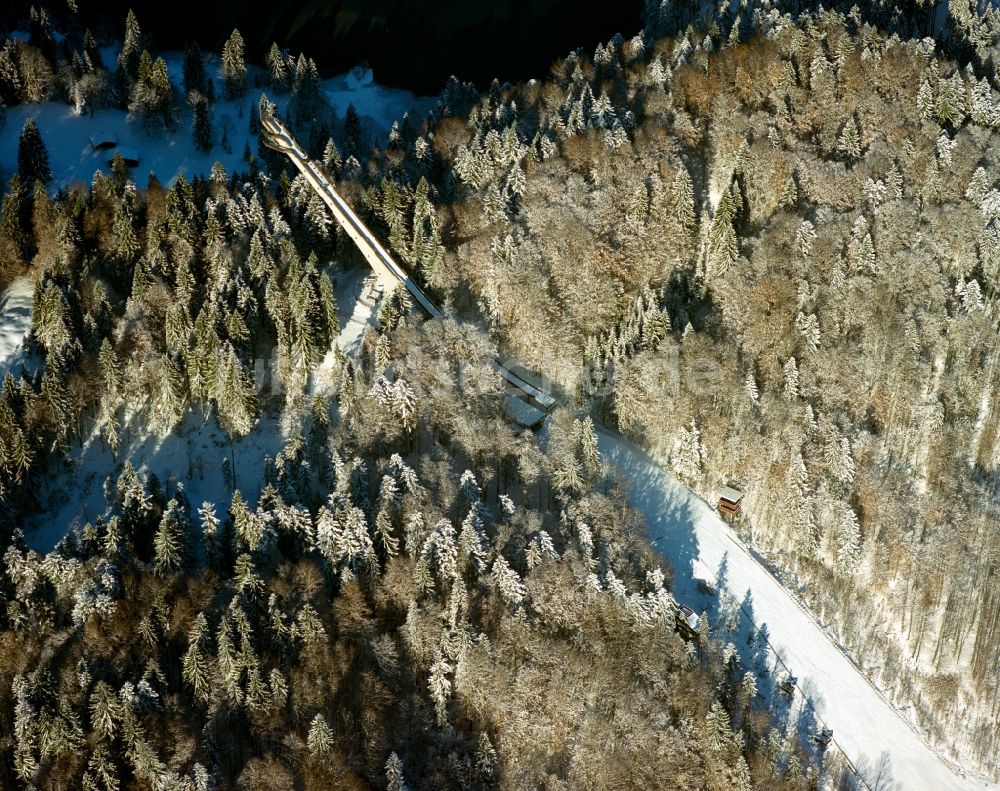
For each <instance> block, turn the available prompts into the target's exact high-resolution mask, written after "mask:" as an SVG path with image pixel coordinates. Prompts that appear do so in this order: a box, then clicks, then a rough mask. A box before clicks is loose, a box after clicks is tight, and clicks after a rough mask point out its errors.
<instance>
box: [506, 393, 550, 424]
mask: <svg viewBox="0 0 1000 791" xmlns="http://www.w3.org/2000/svg"><path fill="white" fill-rule="evenodd" d="M503 411H504V414H506V415H507V419H508V420H510V421H511V422H512V423H515V424H516V425H518V426H520V427H521V428H526V429H528V430H529V431H534V430H535V429H537V428H538V427H539V426H540V425H542V423H544V422H545V413H544V412H543V411H542V410H540V409H537V408H536V407H534V406H532V405H531V404H529V403H528V402H527V401H524V400H523V399H521V398H518V397H517V396H516V395H509V396H507V397H506V398H505V399H504V400H503Z"/></svg>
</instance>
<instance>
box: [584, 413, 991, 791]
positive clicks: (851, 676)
mask: <svg viewBox="0 0 1000 791" xmlns="http://www.w3.org/2000/svg"><path fill="white" fill-rule="evenodd" d="M598 431H599V433H598V439H599V445H600V450H601V453H602V455H603V457H604V459H605V460H606V461H608V462H609V463H610V464H612V465H614V466H615V467H617V468H618V469H619V470H621V472H622V474H623V475H624V477H625V479H626V480H627V481H628V482H629V483H630V484H631V490H630V492H629V500H630V502H631V504H632V505H633V506H635V507H636V508H637V509H639V510H640V511H641V512H642V513H643V514H644V515H645V517H646V519H647V521H648V523H649V537H650V540H651V541H652V542H653V543H654V545H655V546H656V547H657V549H658V550H659V551H660V552H661V553H662V554H663V555H664V556H665V557H666V558H667V559H668V560H669V561H670V562H671V564H672V565H673V567H674V570H675V572H676V580H675V585H674V593H675V595H676V596H677V598H678V600H679V601H680V602H681V603H684V604H688V605H690V606H693V607H694V608H695V610H698V609H699V608H700V607H704V608H705V609H706V610H711V606H710V604H711V602H710V601H709V600H710V599H711V598H712V596H706V593H705V590H706V587H707V586H706V583H708V585H710V586H712V587H716V586H717V587H718V588H720V589H724V590H726V591H728V593H729V595H731V596H732V597H734V598H735V599H736V600H737V601H745V600H746V599H747V594H748V593H749V594H750V597H749V598H750V600H752V605H751V606H752V611H753V617H754V621H755V622H756V623H757V625H758V626H760V627H763V626H764V625H765V624H766V631H767V638H768V641H769V642H770V644H771V645H772V647H773V648H774V650H775V651H776V652H777V653H778V654H779V655H780V657H781V658H782V661H783V662H784V664H785V665H786V666H787V667H789V668H790V669H791V672H792V673H793V674H795V675H796V676H797V677H798V683H799V687H800V689H801V690H802V691H803V692H804V693H805V694H806V695H807V696H808V698H809V700H810V701H811V703H812V705H813V707H814V710H815V712H816V714H818V716H819V718H820V719H821V720H822V722H824V723H825V724H826V725H827V726H828V727H831V728H833V732H834V739H835V740H836V742H837V744H838V745H839V746H840V748H841V749H842V750H843V752H844V754H845V755H846V756H847V757H848V758H849V759H850V760H851V761H852V762H853V763H854V765H855V766H857V767H858V769H859V771H860V772H861V774H862V775H863V776H864V777H865V778H866V780H867V782H868V783H869V785H870V787H871V788H872V789H878V791H888V790H889V789H898V791H948V790H949V789H984V788H994V789H995V788H998V787H1000V786H997V785H995V784H990V783H986V782H985V781H983V780H976V779H972V778H969V777H960V776H958V775H957V774H956V773H955V772H953V771H952V769H951V768H950V767H949V766H948V765H947V764H945V762H944V761H943V760H942V759H941V758H940V757H938V755H937V754H936V753H935V752H934V751H933V750H932V749H931V748H930V747H929V746H928V745H927V744H926V743H925V742H924V741H923V740H922V739H921V738H920V736H918V734H917V733H916V732H915V731H914V729H913V728H912V727H911V726H910V725H909V724H908V723H906V722H904V721H903V719H902V718H901V717H900V716H899V715H898V714H897V713H896V712H895V710H893V708H892V707H891V706H890V705H889V703H887V702H886V701H885V700H884V699H883V698H882V697H881V695H880V694H879V693H878V692H877V691H876V690H875V688H874V687H872V686H871V684H869V683H868V681H867V680H866V679H865V678H864V676H862V674H861V673H860V672H859V671H858V669H857V668H856V667H855V666H854V664H853V663H852V662H851V661H850V660H849V659H848V658H847V657H846V656H845V655H844V654H843V653H842V652H841V651H840V649H838V648H837V646H835V645H834V644H833V642H832V641H831V640H830V639H829V638H828V637H827V635H826V634H825V633H824V632H823V630H822V629H821V628H820V627H819V625H818V624H817V623H816V622H815V620H814V619H813V617H812V616H811V615H810V614H809V613H808V612H806V610H804V609H803V608H802V607H801V606H800V605H799V604H798V603H797V602H796V601H795V600H794V599H793V598H792V596H791V595H790V594H789V593H788V591H787V590H786V589H785V588H784V587H782V585H781V584H780V583H779V582H778V581H777V580H776V579H775V578H774V577H773V576H772V575H771V574H770V573H769V572H768V571H767V570H766V569H764V568H763V567H762V566H761V565H760V564H759V563H758V562H757V561H756V560H754V559H753V557H751V555H750V554H749V552H747V550H746V548H745V547H744V545H743V544H742V543H741V542H740V541H739V539H738V538H737V537H736V536H735V535H734V534H733V532H732V531H731V530H730V528H729V527H728V526H727V525H726V524H725V523H724V522H723V521H722V520H721V519H720V518H719V517H718V516H717V515H716V514H715V512H714V511H713V510H712V508H711V507H710V506H709V505H708V504H706V503H705V501H704V500H702V499H701V498H699V497H698V496H697V495H696V494H694V493H693V492H692V491H691V490H690V489H688V488H687V487H685V486H684V485H683V484H681V483H679V482H678V481H676V480H675V479H674V478H672V477H671V476H670V475H669V474H667V473H666V472H665V467H664V465H663V464H662V463H661V462H660V461H658V460H657V459H655V458H654V457H652V456H651V455H650V454H649V453H647V452H646V451H644V450H643V449H642V448H640V447H638V446H637V445H635V444H633V443H631V442H629V441H627V440H625V439H623V438H621V437H619V436H618V435H615V434H612V433H610V432H608V431H605V430H603V429H598ZM715 595H718V594H715Z"/></svg>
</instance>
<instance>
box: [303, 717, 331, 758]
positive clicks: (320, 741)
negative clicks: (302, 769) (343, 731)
mask: <svg viewBox="0 0 1000 791" xmlns="http://www.w3.org/2000/svg"><path fill="white" fill-rule="evenodd" d="M306 744H308V745H309V754H310V755H311V756H312V757H313V758H314V759H315V760H316V761H322V760H323V759H324V758H328V757H329V755H330V753H331V752H332V751H333V731H331V730H330V726H329V725H327V723H326V718H325V717H324V716H323V715H322V714H317V715H316V716H315V717H313V719H312V722H311V723H310V725H309V734H308V736H307V737H306Z"/></svg>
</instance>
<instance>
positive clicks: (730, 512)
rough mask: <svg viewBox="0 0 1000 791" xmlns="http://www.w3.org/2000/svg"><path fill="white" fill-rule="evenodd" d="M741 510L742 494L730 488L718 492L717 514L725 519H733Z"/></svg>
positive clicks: (723, 488) (725, 487)
mask: <svg viewBox="0 0 1000 791" xmlns="http://www.w3.org/2000/svg"><path fill="white" fill-rule="evenodd" d="M742 508H743V492H741V491H740V490H739V489H734V488H733V487H732V486H723V487H722V489H721V490H720V491H719V513H720V514H721V515H722V516H723V517H724V518H726V519H735V518H736V517H737V516H739V515H740V511H741V510H742Z"/></svg>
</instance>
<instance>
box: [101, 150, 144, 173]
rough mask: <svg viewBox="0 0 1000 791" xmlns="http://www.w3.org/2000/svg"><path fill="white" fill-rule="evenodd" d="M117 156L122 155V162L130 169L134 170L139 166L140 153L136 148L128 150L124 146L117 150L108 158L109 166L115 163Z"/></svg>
mask: <svg viewBox="0 0 1000 791" xmlns="http://www.w3.org/2000/svg"><path fill="white" fill-rule="evenodd" d="M115 154H120V155H121V158H122V161H124V162H125V164H126V165H127V166H128V167H130V168H134V167H137V166H138V165H139V152H138V151H137V150H136V149H134V148H127V147H126V146H122V147H121V148H116V149H115V150H114V151H112V152H111V154H110V155H109V156H108V164H109V165H110V164H111V163H112V162H113V161H114V159H115Z"/></svg>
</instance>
